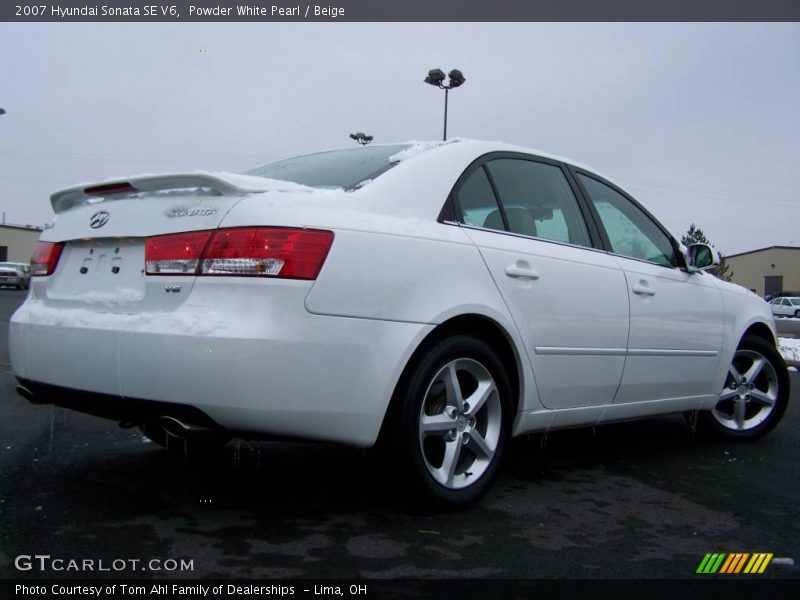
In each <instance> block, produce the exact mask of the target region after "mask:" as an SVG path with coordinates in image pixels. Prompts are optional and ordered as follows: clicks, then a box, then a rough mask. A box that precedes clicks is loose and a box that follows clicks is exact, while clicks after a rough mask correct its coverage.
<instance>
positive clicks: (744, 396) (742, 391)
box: [702, 336, 790, 440]
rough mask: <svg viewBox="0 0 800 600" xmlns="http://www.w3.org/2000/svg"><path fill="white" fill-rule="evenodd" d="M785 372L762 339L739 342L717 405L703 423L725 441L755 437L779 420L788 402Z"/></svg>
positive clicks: (772, 349)
mask: <svg viewBox="0 0 800 600" xmlns="http://www.w3.org/2000/svg"><path fill="white" fill-rule="evenodd" d="M789 386H790V384H789V372H788V369H787V368H786V363H785V362H784V360H783V357H782V356H781V355H780V353H779V352H778V351H777V349H776V348H775V347H774V346H773V345H772V344H770V343H769V342H767V341H765V340H764V339H763V338H760V337H755V336H746V337H745V338H744V339H742V341H741V343H740V344H739V348H738V349H737V350H736V353H735V354H734V356H733V361H732V362H731V366H730V368H729V370H728V375H727V377H726V379H725V387H724V388H723V390H722V392H721V393H720V399H719V401H718V402H717V405H716V406H715V407H714V408H713V409H711V410H710V411H707V412H705V413H703V414H702V419H703V425H704V426H705V427H706V428H707V429H708V430H710V431H711V432H712V433H714V434H715V435H716V436H717V437H721V438H723V439H726V440H756V439H758V438H760V437H763V436H764V435H766V434H767V433H769V432H770V431H772V429H774V428H775V426H776V425H777V424H778V423H779V422H780V420H781V417H783V413H784V412H785V411H786V405H787V404H788V402H789Z"/></svg>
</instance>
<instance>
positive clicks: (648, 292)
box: [633, 283, 656, 296]
mask: <svg viewBox="0 0 800 600" xmlns="http://www.w3.org/2000/svg"><path fill="white" fill-rule="evenodd" d="M633 293H634V294H638V295H640V296H655V295H656V292H655V290H653V289H650V287H649V286H647V285H642V284H641V283H637V284H636V285H634V286H633Z"/></svg>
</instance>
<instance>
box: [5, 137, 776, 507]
mask: <svg viewBox="0 0 800 600" xmlns="http://www.w3.org/2000/svg"><path fill="white" fill-rule="evenodd" d="M52 205H53V209H54V211H55V213H56V220H55V222H54V225H53V227H52V228H49V229H46V230H45V231H44V232H43V234H42V237H41V241H40V242H39V243H38V245H37V247H36V250H35V254H34V257H33V276H34V277H33V279H32V283H31V291H30V294H29V296H28V298H27V300H26V302H25V303H24V304H23V305H22V306H21V307H20V308H19V309H18V311H17V312H16V313H15V314H14V316H13V318H12V321H11V327H10V350H11V362H12V367H13V370H14V373H15V375H16V376H17V378H18V380H19V384H20V385H19V388H18V391H19V392H20V394H21V395H23V396H24V397H25V398H27V399H29V400H30V401H32V402H35V403H53V404H57V405H59V406H64V407H68V408H71V409H75V410H79V411H83V412H87V413H91V414H95V415H98V416H102V417H106V418H110V419H115V420H118V421H120V422H121V423H122V424H128V425H138V426H139V427H141V428H142V429H143V430H144V431H145V433H146V434H147V435H148V436H150V437H151V438H152V439H154V440H156V441H158V442H160V443H163V444H165V443H166V440H167V439H170V438H180V439H184V440H187V441H188V442H190V443H196V444H205V443H207V444H213V443H221V442H224V441H225V440H227V439H229V438H230V437H231V436H242V437H254V438H259V437H269V436H277V437H290V438H302V439H310V440H325V441H333V442H340V443H344V444H349V445H352V446H355V447H361V448H368V447H372V446H377V447H378V448H379V449H382V450H383V451H385V454H383V456H385V460H387V461H390V462H391V464H392V466H391V471H390V472H391V473H392V479H395V480H402V481H404V482H407V483H408V484H410V485H411V486H412V487H413V489H416V491H417V495H418V496H417V497H418V498H421V499H424V500H425V501H427V502H429V503H431V504H435V505H451V506H455V505H463V504H465V503H468V502H471V501H473V500H475V499H476V498H478V497H479V496H480V495H481V494H482V493H483V492H484V491H486V489H487V488H488V486H489V485H490V483H491V480H492V478H493V476H494V475H495V473H496V472H497V469H498V465H499V464H500V461H501V458H502V456H503V453H504V450H505V448H506V446H507V442H508V440H509V438H510V437H511V436H516V435H520V434H524V433H527V432H542V431H548V430H551V429H560V428H568V427H576V426H592V425H596V424H600V423H606V422H613V421H620V420H626V419H632V418H643V417H651V416H654V415H662V414H668V413H684V412H699V413H700V414H701V415H702V419H701V420H702V422H703V423H704V424H705V425H706V426H707V427H708V428H710V429H711V430H712V431H714V432H716V433H717V434H720V435H723V436H725V437H727V438H729V439H734V440H738V439H752V438H757V437H759V436H762V435H764V434H765V433H767V432H768V431H770V430H771V429H772V428H773V427H774V426H775V425H776V424H777V423H778V421H779V420H780V418H781V416H782V414H783V412H784V410H785V408H786V404H787V400H788V397H789V378H788V374H787V369H786V366H785V364H784V362H783V360H782V359H781V357H780V355H779V354H778V352H777V351H776V348H775V346H776V335H775V328H774V323H773V319H772V315H771V314H770V310H769V307H768V306H767V304H766V303H764V302H763V301H762V300H761V299H760V298H758V297H756V296H755V295H754V294H752V293H750V292H749V291H748V290H746V289H744V288H742V287H739V286H737V285H733V284H730V283H726V282H723V281H720V280H719V279H716V278H715V277H713V276H712V275H709V274H707V273H704V270H705V269H707V268H710V267H713V266H715V265H716V264H718V259H717V256H716V253H714V252H713V251H712V250H711V248H710V247H708V246H706V245H703V244H696V245H693V246H690V247H689V248H683V247H681V246H680V245H679V244H678V243H677V242H676V241H675V239H674V238H673V237H672V236H671V235H670V234H669V233H668V232H667V230H666V229H665V228H664V227H663V226H662V225H661V224H660V223H659V222H658V221H656V219H655V218H653V216H652V215H650V214H649V213H648V212H647V211H646V210H645V209H644V208H643V207H642V206H641V205H640V204H638V203H637V202H636V201H635V200H634V199H633V198H631V196H630V195H629V194H627V193H626V192H624V191H623V190H622V189H620V187H618V186H616V185H614V184H613V183H611V182H610V181H609V180H608V179H606V178H604V177H602V176H600V175H598V174H597V173H596V172H594V171H592V170H591V169H589V168H586V167H582V166H580V165H577V164H575V163H573V162H570V161H567V160H564V159H561V158H558V157H554V156H550V155H547V154H544V153H541V152H537V151H533V150H528V149H524V148H519V147H514V146H509V145H504V144H499V143H489V142H479V141H463V140H461V141H454V142H450V143H441V142H440V143H429V144H398V145H387V146H368V147H364V148H353V149H346V150H337V151H331V152H322V153H318V154H311V155H308V156H300V157H297V158H292V159H288V160H284V161H280V162H277V163H274V164H270V165H267V166H265V167H261V168H258V169H254V170H253V171H251V172H249V174H247V175H235V174H226V173H206V172H194V173H183V174H167V175H158V176H152V175H148V176H136V177H130V178H126V179H120V180H114V181H108V182H103V183H98V184H87V185H80V186H76V187H73V188H69V189H66V190H62V191H59V192H56V193H54V194H53V196H52ZM587 296H588V297H590V298H591V302H586V298H587ZM388 470H389V467H388V463H387V471H388ZM398 474H399V475H402V478H399V477H396V475H398Z"/></svg>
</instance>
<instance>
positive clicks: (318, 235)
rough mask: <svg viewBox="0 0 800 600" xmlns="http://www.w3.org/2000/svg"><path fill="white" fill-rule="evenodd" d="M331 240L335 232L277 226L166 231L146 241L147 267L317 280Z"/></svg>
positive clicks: (154, 270)
mask: <svg viewBox="0 0 800 600" xmlns="http://www.w3.org/2000/svg"><path fill="white" fill-rule="evenodd" d="M209 238H210V241H209ZM332 243H333V232H331V231H321V230H317V229H289V228H278V227H248V228H233V229H220V230H218V231H216V232H209V231H202V232H194V233H179V234H174V235H164V236H158V237H154V238H149V239H148V240H147V242H146V245H145V263H146V271H147V274H148V275H167V274H173V275H174V274H188V275H191V274H195V273H196V274H197V275H222V276H238V277H278V278H286V279H316V277H317V275H318V274H319V271H320V269H321V268H322V264H323V263H324V262H325V257H326V256H327V255H328V251H329V250H330V247H331V244H332Z"/></svg>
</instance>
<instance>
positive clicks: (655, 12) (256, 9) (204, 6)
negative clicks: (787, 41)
mask: <svg viewBox="0 0 800 600" xmlns="http://www.w3.org/2000/svg"><path fill="white" fill-rule="evenodd" d="M157 2H158V0H147V1H141V0H122V1H111V2H109V1H106V2H98V3H94V2H91V1H89V2H87V1H86V0H58V1H52V2H47V1H45V2H41V1H40V2H20V1H15V0H11V1H8V2H2V3H0V21H5V22H59V21H65V22H76V21H85V22H89V21H109V22H124V21H131V22H134V21H135V22H181V21H193V22H197V21H207V22H247V21H251V22H256V21H260V22H275V23H278V22H300V21H316V22H320V21H322V22H325V21H327V22H335V21H356V22H358V21H361V22H370V21H372V22H377V21H383V22H387V21H427V22H437V21H438V22H457V21H462V22H492V21H493V22H502V21H508V22H515V21H516V22H520V21H530V22H533V21H606V22H610V21H684V22H686V21H728V22H733V21H800V0H639V1H635V2H631V0H322V2H320V3H318V4H315V3H309V2H299V1H298V0H294V1H293V0H268V1H258V0H255V1H252V0H251V1H250V2H244V1H239V2H237V1H235V0H216V1H214V0H211V1H206V0H191V1H182V0H164V3H163V4H159V3H157Z"/></svg>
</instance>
